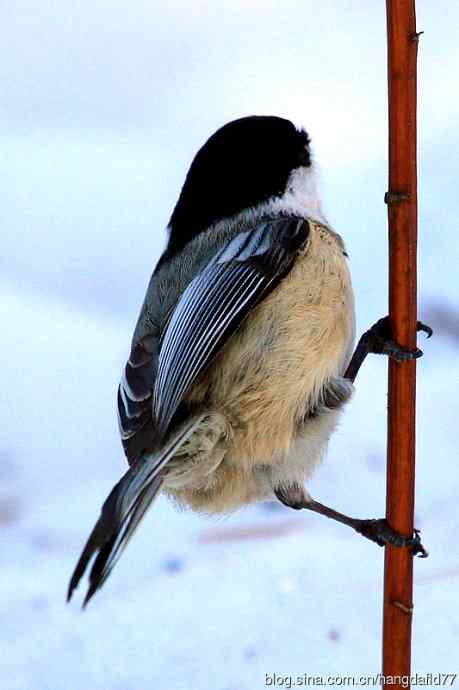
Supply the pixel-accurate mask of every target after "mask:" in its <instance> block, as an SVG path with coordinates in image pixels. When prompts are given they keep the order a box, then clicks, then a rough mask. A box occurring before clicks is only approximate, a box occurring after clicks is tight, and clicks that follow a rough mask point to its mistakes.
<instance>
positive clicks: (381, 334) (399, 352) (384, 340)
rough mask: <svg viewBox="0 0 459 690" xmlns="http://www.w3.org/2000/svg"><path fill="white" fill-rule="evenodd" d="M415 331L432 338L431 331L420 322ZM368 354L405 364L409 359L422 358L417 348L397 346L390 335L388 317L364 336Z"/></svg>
mask: <svg viewBox="0 0 459 690" xmlns="http://www.w3.org/2000/svg"><path fill="white" fill-rule="evenodd" d="M416 330H417V331H418V332H419V331H423V332H424V333H426V334H427V337H428V338H430V337H431V336H432V333H433V331H432V329H431V328H430V326H427V325H426V324H425V323H422V321H418V322H417V324H416ZM364 338H365V341H366V343H365V344H366V346H367V348H368V352H372V353H374V354H381V355H388V356H389V357H392V359H395V360H396V361H397V362H405V361H407V360H411V359H418V358H419V357H422V355H423V352H422V350H420V349H419V348H418V347H416V348H414V349H411V348H408V347H404V346H403V345H399V343H397V342H396V341H395V340H394V338H393V334H392V327H391V323H390V320H389V317H388V316H385V317H384V318H382V319H379V321H377V322H376V323H375V324H373V326H372V327H371V328H370V329H369V330H368V331H367V332H366V333H365V335H364Z"/></svg>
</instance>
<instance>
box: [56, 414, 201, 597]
mask: <svg viewBox="0 0 459 690" xmlns="http://www.w3.org/2000/svg"><path fill="white" fill-rule="evenodd" d="M203 416H204V415H200V416H198V417H193V418H192V419H190V420H188V421H187V422H186V423H184V424H183V425H182V426H181V427H180V428H179V430H178V431H177V432H176V433H174V434H173V435H172V436H171V438H170V439H168V441H167V443H166V444H165V445H164V446H163V447H162V448H161V449H160V450H159V451H156V452H153V453H149V454H148V455H144V456H141V457H140V458H139V459H138V460H137V461H136V462H135V463H134V464H133V465H132V467H130V468H129V470H128V471H127V472H126V474H125V475H124V476H123V477H122V478H121V479H120V481H119V482H118V483H117V484H116V485H115V486H114V487H113V489H112V491H111V492H110V494H109V496H108V498H107V499H106V501H105V503H104V505H103V506H102V511H101V515H100V517H99V519H98V521H97V523H96V525H95V527H94V529H93V530H92V532H91V534H90V536H89V539H88V541H87V542H86V545H85V547H84V549H83V552H82V554H81V556H80V559H79V561H78V563H77V565H76V568H75V570H74V572H73V575H72V577H71V580H70V584H69V588H68V594H67V601H70V599H71V597H72V594H73V592H74V590H75V589H76V588H77V587H78V584H79V582H80V580H81V578H82V576H83V574H84V572H85V570H86V568H87V567H88V564H89V562H90V560H91V559H92V557H93V556H95V560H94V563H93V564H92V567H91V572H90V574H89V587H88V591H87V593H86V597H85V599H84V602H83V606H86V604H87V603H88V601H89V600H90V599H91V597H92V596H93V595H94V594H95V593H96V592H97V590H98V589H99V588H100V587H101V586H102V585H103V583H104V582H105V580H106V579H107V577H108V576H109V575H110V572H111V571H112V569H113V567H114V565H115V563H116V562H117V560H118V558H119V557H120V556H121V554H122V552H123V551H124V548H125V547H126V545H127V544H128V542H129V540H130V539H131V537H132V535H133V534H134V531H135V530H136V529H137V527H138V525H139V523H140V522H141V520H142V518H143V516H144V515H145V513H146V512H147V510H148V508H149V507H150V505H151V504H152V502H153V500H154V499H155V498H156V496H158V494H159V493H160V490H161V487H162V484H163V473H162V470H163V468H164V467H165V466H166V465H167V463H168V462H169V460H171V458H172V457H173V456H174V454H175V453H176V452H177V451H178V450H179V448H180V447H181V446H182V445H183V444H184V443H185V441H186V440H187V439H188V438H189V437H190V436H191V434H192V433H193V432H194V431H195V429H196V427H197V426H198V425H199V423H200V422H201V421H202V419H203Z"/></svg>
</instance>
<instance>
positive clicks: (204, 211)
mask: <svg viewBox="0 0 459 690" xmlns="http://www.w3.org/2000/svg"><path fill="white" fill-rule="evenodd" d="M310 165H311V158H310V153H309V137H308V135H307V133H306V132H305V131H304V130H302V129H297V128H296V127H295V125H294V124H293V123H292V122H290V120H286V119H284V118H281V117H272V116H260V115H253V116H251V117H243V118H240V119H239V120H234V121H233V122H229V123H228V124H226V125H224V127H221V129H219V130H217V132H215V134H213V135H212V136H211V137H210V139H208V141H207V142H206V143H205V144H204V146H203V147H202V148H201V149H200V150H199V151H198V153H197V154H196V156H195V158H194V160H193V162H192V164H191V167H190V169H189V171H188V174H187V176H186V180H185V184H184V185H183V189H182V191H181V193H180V197H179V200H178V202H177V205H176V207H175V209H174V212H173V214H172V216H171V219H170V222H169V228H170V236H169V242H168V246H167V250H166V254H165V255H163V258H166V255H167V257H168V258H170V257H171V256H173V255H174V254H176V253H177V252H179V251H181V249H183V247H184V246H185V244H187V242H189V241H190V240H191V239H192V238H193V237H195V236H196V235H197V234H198V233H200V232H202V231H203V230H205V229H206V228H207V227H209V225H211V224H212V223H214V222H216V221H218V220H221V219H222V218H226V217H228V216H232V215H234V214H236V213H239V212H241V211H243V210H245V209H247V208H250V207H253V206H255V205H257V204H259V203H261V202H263V201H267V200H268V199H269V198H271V197H276V196H280V195H282V194H283V193H284V191H285V188H286V184H287V180H288V178H289V176H290V173H291V172H292V170H294V169H295V168H298V167H300V166H305V167H309V166H310Z"/></svg>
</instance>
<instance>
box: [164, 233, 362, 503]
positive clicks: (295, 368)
mask: <svg viewBox="0 0 459 690" xmlns="http://www.w3.org/2000/svg"><path fill="white" fill-rule="evenodd" d="M335 237H336V236H334V234H333V233H330V232H326V231H325V230H324V229H323V228H322V227H321V226H319V228H313V232H312V237H311V238H310V242H309V244H308V247H307V249H306V251H305V253H304V254H301V255H300V256H299V257H298V259H297V260H296V262H295V265H294V266H293V268H292V270H291V271H290V273H289V274H288V276H287V277H286V278H285V279H284V280H283V281H282V282H281V283H280V284H279V286H277V287H276V289H275V290H274V291H273V292H272V293H271V295H270V296H269V297H268V298H266V299H265V300H264V301H263V302H262V303H261V304H260V305H259V306H258V307H257V308H256V309H255V310H254V311H253V312H252V313H251V314H250V316H249V317H247V319H246V320H245V321H244V323H243V324H242V325H241V327H240V328H239V330H238V332H237V333H236V334H235V335H234V336H233V337H232V338H231V340H230V341H229V342H228V343H227V345H226V346H225V348H224V349H223V350H222V351H221V352H220V353H219V355H218V357H217V358H216V360H215V362H214V364H213V365H212V367H210V368H209V370H208V372H206V373H205V374H204V375H203V376H202V377H201V379H200V380H199V381H198V382H197V383H196V384H195V385H194V386H193V388H192V390H191V391H190V393H189V395H188V398H187V403H188V404H189V405H190V406H192V407H193V408H195V409H201V410H202V409H203V407H204V409H206V410H208V412H209V414H208V416H207V417H206V418H205V419H204V421H203V422H202V424H201V426H200V428H199V429H198V430H197V431H196V432H195V434H193V436H192V437H191V438H190V440H189V441H188V442H187V444H186V446H184V447H182V449H181V451H180V454H179V455H177V456H176V458H174V460H173V461H172V463H171V464H170V469H169V472H168V475H167V477H166V481H165V490H166V492H167V493H169V494H170V495H171V496H172V497H173V498H175V499H176V500H177V501H178V502H180V503H185V504H187V505H189V506H190V507H192V508H194V509H197V510H202V511H205V512H224V511H227V510H232V509H236V508H238V507H240V506H241V505H244V504H246V503H250V502H252V501H254V500H259V499H264V498H269V497H271V496H272V490H273V485H274V486H276V485H279V484H288V483H289V482H290V483H294V482H298V481H302V482H304V480H305V479H307V478H308V476H309V475H310V474H311V472H312V470H313V468H314V467H315V465H316V464H317V463H318V462H319V460H320V458H321V456H322V454H323V452H324V450H325V448H326V445H327V442H328V439H329V437H330V435H331V433H332V432H333V429H334V428H335V426H336V422H337V416H338V414H339V411H338V410H331V411H327V412H324V413H323V414H321V415H319V416H316V415H312V416H311V412H313V411H314V410H315V409H316V408H317V406H318V404H320V400H321V395H322V394H323V390H324V386H326V385H327V383H329V382H330V381H331V380H333V379H336V378H337V377H340V376H342V374H343V371H344V368H345V366H346V364H347V362H348V359H349V357H350V354H351V349H352V345H353V339H354V307H353V295H352V288H351V283H350V277H349V273H348V268H347V263H346V259H345V257H344V255H343V250H342V245H341V244H340V242H339V240H338V239H335Z"/></svg>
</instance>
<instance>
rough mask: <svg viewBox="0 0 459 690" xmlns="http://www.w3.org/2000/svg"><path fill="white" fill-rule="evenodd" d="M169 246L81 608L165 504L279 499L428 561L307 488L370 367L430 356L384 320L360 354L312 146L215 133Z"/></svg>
mask: <svg viewBox="0 0 459 690" xmlns="http://www.w3.org/2000/svg"><path fill="white" fill-rule="evenodd" d="M168 233H169V236H168V243H167V246H166V249H165V251H164V253H163V255H162V257H161V258H160V260H159V262H158V264H157V266H156V268H155V271H154V273H153V276H152V278H151V280H150V284H149V286H148V290H147V294H146V297H145V301H144V304H143V307H142V309H141V312H140V317H139V320H138V323H137V326H136V329H135V332H134V337H133V341H132V348H131V354H130V357H129V360H128V362H127V364H126V368H125V371H124V374H123V378H122V381H121V384H120V387H119V392H118V415H119V427H120V432H121V438H122V441H123V445H124V449H125V452H126V455H127V459H128V461H129V465H130V469H129V470H128V471H127V472H126V474H125V475H124V476H123V477H122V479H121V480H120V481H119V482H118V484H117V485H116V486H115V487H114V488H113V490H112V492H111V493H110V495H109V496H108V498H107V500H106V501H105V503H104V505H103V508H102V513H101V516H100V518H99V520H98V522H97V524H96V526H95V527H94V529H93V531H92V533H91V535H90V537H89V540H88V542H87V544H86V546H85V548H84V550H83V553H82V555H81V557H80V560H79V562H78V564H77V566H76V569H75V571H74V573H73V576H72V579H71V582H70V586H69V592H68V596H69V598H70V597H71V595H72V593H73V591H74V589H75V587H76V586H77V585H78V582H79V580H80V578H81V577H82V575H83V573H84V571H85V569H86V567H87V565H88V563H89V561H90V560H91V558H92V557H93V556H95V561H94V563H93V565H92V569H91V572H90V576H89V589H88V592H87V594H86V598H85V603H87V601H89V599H90V598H91V597H92V595H93V594H94V593H95V592H96V591H97V589H98V588H99V587H101V585H102V584H103V582H104V581H105V579H106V578H107V576H108V575H109V573H110V572H111V570H112V568H113V566H114V564H115V562H116V560H117V558H118V557H119V555H120V554H121V552H122V550H123V549H124V547H125V546H126V544H127V542H128V541H129V539H130V537H131V536H132V534H133V532H134V530H135V529H136V527H137V525H138V524H139V522H140V521H141V519H142V517H143V516H144V514H145V512H146V511H147V509H148V508H149V507H150V505H151V503H152V501H153V500H154V498H155V497H156V496H157V495H158V494H159V493H160V492H164V493H166V494H167V495H169V496H170V497H172V498H173V499H174V500H175V501H176V502H178V503H179V504H181V505H185V506H188V507H190V508H192V509H194V510H197V511H202V512H204V513H222V512H225V511H233V510H235V509H237V508H240V507H241V506H244V505H246V504H248V503H252V502H253V501H260V500H271V499H273V498H274V497H277V498H278V499H279V500H280V501H282V502H283V503H284V504H286V505H287V506H290V507H292V508H297V509H299V508H307V509H310V510H314V511H316V512H319V513H322V514H325V515H327V516H328V517H332V518H334V519H337V520H339V521H340V522H344V523H345V524H348V525H350V526H352V527H353V528H354V529H356V530H357V531H358V532H360V533H362V534H364V535H365V536H367V537H368V538H370V539H372V540H373V541H376V542H377V543H379V544H386V543H391V544H393V545H398V546H411V547H412V548H413V552H420V553H422V554H424V551H423V548H422V546H421V544H420V542H419V537H418V535H417V533H416V534H415V535H414V536H413V537H411V538H405V537H402V536H400V535H398V534H397V533H395V532H394V531H393V530H391V529H390V528H389V526H388V525H387V523H386V522H385V520H357V519H354V518H349V517H347V516H345V515H343V514H342V513H338V512H337V511H334V510H332V509H331V508H328V507H327V506H324V505H322V504H321V503H318V502H317V501H314V500H313V499H312V498H311V496H310V495H309V493H308V491H307V490H306V488H305V486H304V483H305V481H306V480H307V479H308V478H309V477H310V476H311V474H312V472H313V470H314V468H315V467H316V466H317V464H318V462H319V461H320V459H321V457H322V456H323V454H324V451H325V449H326V447H327V443H328V440H329V438H330V435H331V434H332V432H333V430H334V429H335V427H336V424H337V420H338V417H339V414H340V412H341V409H342V407H343V405H344V404H345V403H346V401H347V400H348V399H349V398H350V396H351V395H352V392H353V381H354V379H355V376H356V374H357V371H358V368H359V366H360V364H361V363H362V361H363V359H364V358H365V355H366V354H368V352H380V353H385V354H388V355H390V356H393V357H396V358H398V359H407V358H412V357H418V356H420V354H422V353H421V351H420V350H418V349H416V350H414V351H409V350H406V349H404V348H402V347H400V346H399V345H397V344H396V343H394V341H393V340H392V338H391V332H390V324H389V321H388V319H387V318H385V319H381V320H380V321H379V322H378V323H377V324H375V326H373V327H372V328H371V329H370V330H369V331H367V332H366V333H365V334H364V336H362V338H361V340H360V342H359V345H358V347H357V350H356V352H355V353H354V356H353V355H352V352H353V346H354V297H353V292H352V286H351V278H350V275H349V270H348V265H347V254H346V250H345V247H344V243H343V240H342V238H341V237H340V235H338V234H337V233H336V232H335V231H334V230H333V229H332V228H331V227H330V225H329V224H328V222H327V220H326V218H325V217H324V215H323V212H322V209H321V204H320V201H319V197H318V192H317V182H316V173H315V166H314V163H313V161H312V158H311V152H310V140H309V137H308V135H307V133H306V132H305V131H304V130H303V129H298V128H296V127H295V126H294V125H293V124H292V122H290V121H289V120H286V119H282V118H279V117H258V116H256V117H255V116H254V117H245V118H241V119H239V120H235V121H234V122H230V123H229V124H227V125H225V126H224V127H222V128H221V129H219V130H218V131H217V132H216V133H215V134H214V135H213V136H212V137H210V139H209V140H208V141H207V143H206V144H205V145H204V146H203V147H202V148H201V150H200V151H199V152H198V153H197V155H196V157H195V159H194V161H193V163H192V165H191V167H190V170H189V172H188V175H187V177H186V180H185V184H184V186H183V189H182V191H181V194H180V197H179V200H178V202H177V205H176V207H175V209H174V212H173V213H172V217H171V219H170V222H169V225H168ZM419 329H422V330H428V327H425V326H423V325H422V324H419Z"/></svg>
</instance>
